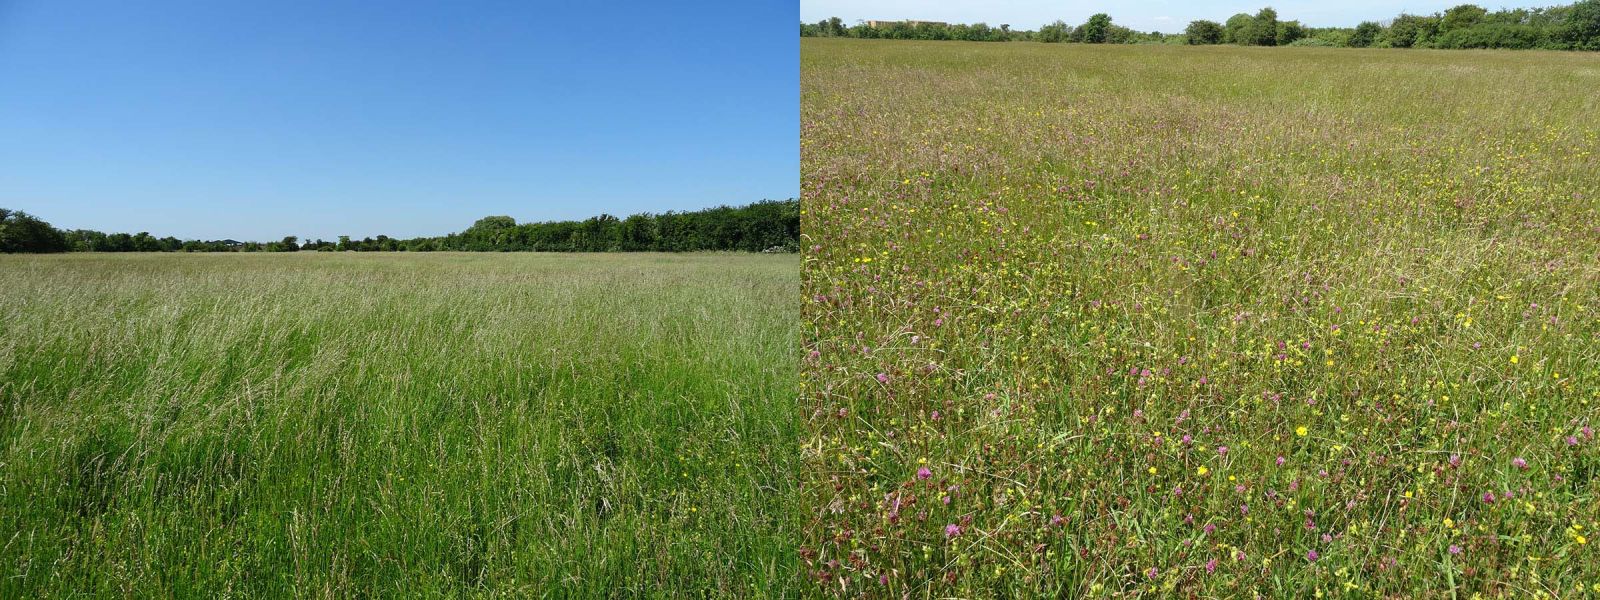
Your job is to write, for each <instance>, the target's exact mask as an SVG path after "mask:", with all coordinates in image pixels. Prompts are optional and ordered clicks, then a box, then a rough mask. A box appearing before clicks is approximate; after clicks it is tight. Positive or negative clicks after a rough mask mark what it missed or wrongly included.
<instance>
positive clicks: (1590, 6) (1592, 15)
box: [1557, 0, 1600, 50]
mask: <svg viewBox="0 0 1600 600" xmlns="http://www.w3.org/2000/svg"><path fill="white" fill-rule="evenodd" d="M1557 37H1559V38H1560V39H1561V40H1562V41H1563V42H1565V43H1566V44H1567V45H1568V47H1570V48H1572V49H1574V50H1600V0H1582V1H1581V2H1578V3H1576V4H1573V5H1572V6H1571V8H1569V9H1568V10H1567V16H1566V20H1565V22H1564V23H1563V24H1562V26H1561V29H1560V31H1559V35H1558V36H1557Z"/></svg>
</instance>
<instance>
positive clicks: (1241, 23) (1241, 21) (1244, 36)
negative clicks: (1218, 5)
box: [1222, 13, 1256, 44]
mask: <svg viewBox="0 0 1600 600" xmlns="http://www.w3.org/2000/svg"><path fill="white" fill-rule="evenodd" d="M1255 22H1256V21H1255V18H1254V17H1251V16H1250V15H1247V14H1245V13H1239V14H1236V15H1234V16H1231V17H1228V22H1227V23H1226V24H1224V25H1223V26H1222V29H1223V36H1222V41H1223V42H1225V43H1228V44H1248V43H1249V30H1250V27H1251V26H1252V25H1254V24H1255Z"/></svg>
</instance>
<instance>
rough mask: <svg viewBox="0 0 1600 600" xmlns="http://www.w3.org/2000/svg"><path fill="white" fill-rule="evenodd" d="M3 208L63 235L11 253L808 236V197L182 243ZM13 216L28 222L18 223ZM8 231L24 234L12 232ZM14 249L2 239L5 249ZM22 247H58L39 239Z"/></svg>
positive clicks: (45, 231)
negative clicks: (577, 217)
mask: <svg viewBox="0 0 1600 600" xmlns="http://www.w3.org/2000/svg"><path fill="white" fill-rule="evenodd" d="M0 214H5V215H9V217H8V220H6V221H0V242H3V241H4V240H6V239H8V237H6V236H10V237H17V236H20V235H22V234H21V232H27V231H32V232H41V233H34V234H30V235H35V236H39V235H43V236H45V237H44V238H38V239H44V240H49V239H53V238H50V237H49V236H50V235H52V234H51V233H50V232H54V234H53V235H58V236H60V238H61V246H60V249H57V250H39V249H34V250H6V251H7V252H62V251H67V250H71V251H76V252H294V251H297V250H314V251H329V252H332V251H339V252H346V251H357V252H399V251H410V252H434V251H464V252H530V251H534V252H618V251H623V252H647V251H648V252H696V251H708V250H711V251H715V250H721V251H743V252H768V251H783V252H793V251H795V250H796V249H797V248H798V247H799V240H800V203H799V202H798V201H795V200H784V201H763V202H757V203H754V204H750V205H747V206H741V207H728V206H721V207H717V208H710V209H706V210H699V211H691V212H682V213H678V212H669V213H664V214H659V215H657V214H648V213H643V214H637V215H633V216H631V217H628V218H627V219H618V218H617V217H614V216H611V215H600V216H597V217H591V218H589V219H587V220H584V221H554V222H545V223H523V224H518V223H517V221H516V219H513V218H511V217H509V216H492V217H484V218H482V219H478V221H477V222H475V223H473V224H472V226H471V227H468V228H467V229H466V230H465V231H462V232H460V233H452V234H449V235H446V236H442V237H421V238H413V239H394V238H390V237H389V236H385V235H380V236H377V237H376V238H370V237H369V238H364V239H360V240H355V239H351V238H350V236H347V235H341V236H339V241H338V242H337V243H335V242H325V241H323V240H316V241H313V242H306V243H305V244H301V243H299V238H298V237H295V236H286V237H284V238H283V239H282V240H279V241H276V242H268V243H265V244H261V243H256V242H239V241H235V240H215V241H200V240H189V241H182V240H179V239H178V238H174V237H165V238H159V239H158V238H156V237H154V236H152V235H150V234H149V233H147V232H139V233H138V234H137V235H128V234H126V233H113V234H109V235H108V234H105V233H101V232H98V231H91V230H85V229H77V230H72V231H68V232H66V233H64V234H63V233H61V232H57V231H55V229H54V228H51V227H50V226H49V225H48V224H46V223H43V222H41V221H38V220H37V219H33V218H32V217H29V216H27V215H25V214H23V213H13V212H9V211H4V209H0ZM19 215H20V216H19ZM12 220H14V221H16V222H18V223H21V225H17V226H12V225H10V224H9V223H10V222H11V221H12ZM8 231H10V232H16V233H12V234H7V233H6V232H8ZM17 239H21V238H17ZM29 239H35V238H29ZM41 244H44V245H41ZM10 247H11V246H10V245H0V249H3V248H10ZM17 247H19V248H20V247H28V248H46V247H51V246H48V244H46V243H45V242H40V241H32V242H27V243H24V244H21V245H18V246H17Z"/></svg>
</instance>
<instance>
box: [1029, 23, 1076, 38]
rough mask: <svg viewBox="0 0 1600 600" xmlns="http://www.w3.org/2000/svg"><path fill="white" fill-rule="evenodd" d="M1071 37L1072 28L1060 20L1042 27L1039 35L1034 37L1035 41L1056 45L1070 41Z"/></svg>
mask: <svg viewBox="0 0 1600 600" xmlns="http://www.w3.org/2000/svg"><path fill="white" fill-rule="evenodd" d="M1071 37H1072V26H1071V25H1068V24H1066V23H1065V22H1063V21H1059V20H1058V21H1056V22H1054V23H1051V24H1049V25H1045V26H1043V27H1040V28H1039V33H1038V34H1036V35H1035V36H1034V39H1035V40H1038V41H1041V42H1044V43H1046V44H1055V43H1060V42H1065V41H1068V40H1069V39H1070V38H1071Z"/></svg>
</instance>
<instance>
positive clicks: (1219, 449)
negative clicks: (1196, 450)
mask: <svg viewBox="0 0 1600 600" xmlns="http://www.w3.org/2000/svg"><path fill="white" fill-rule="evenodd" d="M1217 454H1219V455H1222V456H1227V455H1228V447H1227V446H1217Z"/></svg>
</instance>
